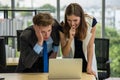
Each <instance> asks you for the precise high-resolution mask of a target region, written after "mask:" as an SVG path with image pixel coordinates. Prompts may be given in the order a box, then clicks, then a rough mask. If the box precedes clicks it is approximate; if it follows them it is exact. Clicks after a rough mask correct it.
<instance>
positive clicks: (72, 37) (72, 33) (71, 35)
mask: <svg viewBox="0 0 120 80" xmlns="http://www.w3.org/2000/svg"><path fill="white" fill-rule="evenodd" d="M69 33H70V35H69V36H70V37H69V38H70V39H71V40H73V39H74V36H75V27H74V26H73V27H71V29H70V31H69Z"/></svg>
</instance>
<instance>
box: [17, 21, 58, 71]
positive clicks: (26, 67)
mask: <svg viewBox="0 0 120 80" xmlns="http://www.w3.org/2000/svg"><path fill="white" fill-rule="evenodd" d="M55 26H56V24H55ZM57 27H59V24H58V23H57ZM57 27H56V28H54V29H58V28H57ZM54 31H57V30H53V31H52V33H51V35H53V37H52V39H54V38H55V36H57V37H58V36H59V35H58V31H57V35H56V34H55V33H54ZM57 39H59V38H56V40H55V39H54V40H53V41H54V43H53V44H54V45H59V44H58V43H59V40H57ZM56 42H57V43H56ZM36 43H37V37H36V35H35V31H34V29H33V27H32V26H30V27H28V28H27V29H25V30H24V31H23V32H22V34H21V36H20V59H19V64H18V67H17V72H43V57H40V55H39V54H37V53H36V52H35V51H34V50H33V47H34V46H35V44H36ZM51 53H52V51H50V52H49V56H50V54H51Z"/></svg>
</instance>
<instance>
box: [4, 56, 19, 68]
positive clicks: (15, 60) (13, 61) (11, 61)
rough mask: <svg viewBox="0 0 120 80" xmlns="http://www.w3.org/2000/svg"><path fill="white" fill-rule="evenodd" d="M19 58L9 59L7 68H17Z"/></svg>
mask: <svg viewBox="0 0 120 80" xmlns="http://www.w3.org/2000/svg"><path fill="white" fill-rule="evenodd" d="M18 61H19V58H7V62H6V63H7V66H17V65H18Z"/></svg>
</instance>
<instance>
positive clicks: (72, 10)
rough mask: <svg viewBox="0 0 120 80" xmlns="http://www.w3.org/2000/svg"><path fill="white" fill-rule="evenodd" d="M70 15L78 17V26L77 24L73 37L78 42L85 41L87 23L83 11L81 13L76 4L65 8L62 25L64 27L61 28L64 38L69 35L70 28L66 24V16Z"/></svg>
mask: <svg viewBox="0 0 120 80" xmlns="http://www.w3.org/2000/svg"><path fill="white" fill-rule="evenodd" d="M71 15H75V16H78V17H80V24H79V26H78V28H77V30H76V34H75V37H77V38H78V39H80V40H83V39H85V37H86V34H87V23H86V21H85V15H84V11H83V9H82V7H81V6H80V5H79V4H77V3H71V4H69V5H68V7H67V8H66V11H65V24H64V27H63V30H64V33H65V36H66V37H68V38H69V34H68V33H69V30H70V26H69V24H68V22H67V16H71Z"/></svg>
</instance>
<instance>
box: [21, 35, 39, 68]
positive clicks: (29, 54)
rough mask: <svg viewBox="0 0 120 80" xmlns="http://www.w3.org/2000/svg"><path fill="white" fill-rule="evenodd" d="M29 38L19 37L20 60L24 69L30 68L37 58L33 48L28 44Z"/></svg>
mask: <svg viewBox="0 0 120 80" xmlns="http://www.w3.org/2000/svg"><path fill="white" fill-rule="evenodd" d="M29 39H31V38H29V37H27V36H26V37H25V36H21V37H20V59H21V61H22V64H23V65H24V66H25V67H26V68H31V67H32V66H33V64H34V63H35V62H36V60H37V59H38V58H39V54H37V53H36V52H35V51H34V49H33V47H32V46H31V45H30V43H29Z"/></svg>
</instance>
